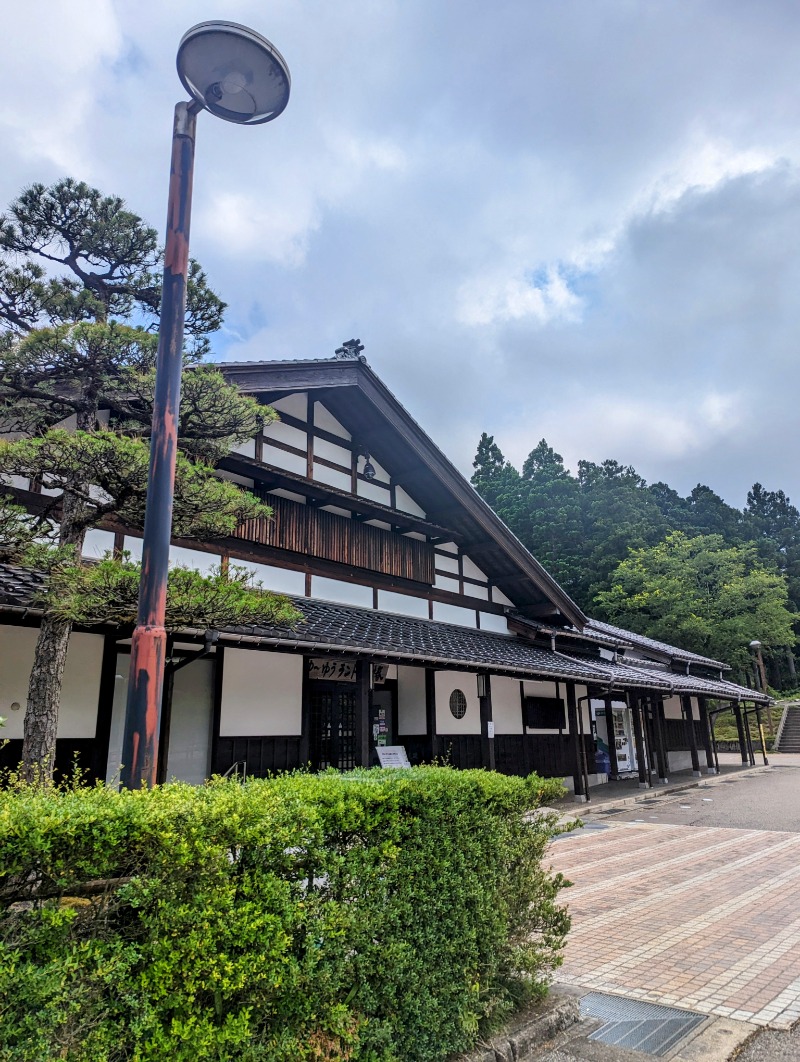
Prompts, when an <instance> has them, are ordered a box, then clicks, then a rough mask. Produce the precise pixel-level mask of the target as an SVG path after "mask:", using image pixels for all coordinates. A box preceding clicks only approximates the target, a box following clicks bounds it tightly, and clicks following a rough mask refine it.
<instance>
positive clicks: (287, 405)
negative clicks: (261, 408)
mask: <svg viewBox="0 0 800 1062" xmlns="http://www.w3.org/2000/svg"><path fill="white" fill-rule="evenodd" d="M270 405H271V406H272V408H273V409H277V411H278V412H279V413H288V414H289V416H290V417H294V418H295V420H308V397H307V395H306V393H305V391H296V392H295V393H294V394H292V395H284V396H283V398H278V399H276V400H275V401H274V402H270Z"/></svg>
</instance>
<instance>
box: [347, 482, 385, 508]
mask: <svg viewBox="0 0 800 1062" xmlns="http://www.w3.org/2000/svg"><path fill="white" fill-rule="evenodd" d="M356 489H357V491H358V494H359V497H361V498H370V499H371V500H372V501H376V502H378V503H379V504H380V505H391V504H392V496H391V494H390V493H389V491H388V490H387V489H386V487H382V486H380V484H378V483H370V482H369V480H365V479H360V480H359V481H358V486H357V488H356Z"/></svg>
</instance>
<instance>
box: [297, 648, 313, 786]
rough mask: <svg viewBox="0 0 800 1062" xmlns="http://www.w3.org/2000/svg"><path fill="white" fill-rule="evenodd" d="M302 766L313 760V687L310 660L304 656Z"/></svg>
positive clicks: (301, 734)
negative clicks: (309, 667) (309, 666)
mask: <svg viewBox="0 0 800 1062" xmlns="http://www.w3.org/2000/svg"><path fill="white" fill-rule="evenodd" d="M298 756H299V759H300V766H301V767H308V766H309V763H310V760H311V689H310V682H309V678H308V660H307V659H306V657H303V679H302V687H301V693H300V748H299V750H298Z"/></svg>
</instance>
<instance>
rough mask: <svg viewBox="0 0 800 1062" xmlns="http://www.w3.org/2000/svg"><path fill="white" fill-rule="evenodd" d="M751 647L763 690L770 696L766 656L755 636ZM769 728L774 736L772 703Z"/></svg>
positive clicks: (768, 720) (769, 708)
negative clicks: (762, 653) (768, 692)
mask: <svg viewBox="0 0 800 1062" xmlns="http://www.w3.org/2000/svg"><path fill="white" fill-rule="evenodd" d="M750 648H751V649H752V650H753V651H754V653H755V655H756V663H757V664H758V675H759V682H760V684H761V692H762V693H763V694H764V696H765V697H766V696H768V694H767V671H766V668H765V667H764V657H763V656H762V655H761V642H759V641H758V639H757V638H754V639H753V641H752V642H750ZM767 729H768V730H769V735H770V737H772V736H773V734H774V733H775V731H774V729H773V726H772V705H771V704H768V705H767Z"/></svg>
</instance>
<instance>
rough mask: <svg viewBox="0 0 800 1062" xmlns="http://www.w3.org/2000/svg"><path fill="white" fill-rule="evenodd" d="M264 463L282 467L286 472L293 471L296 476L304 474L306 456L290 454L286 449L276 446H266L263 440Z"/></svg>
mask: <svg viewBox="0 0 800 1062" xmlns="http://www.w3.org/2000/svg"><path fill="white" fill-rule="evenodd" d="M262 455H263V458H264V464H266V465H273V466H274V467H275V468H284V469H286V471H287V472H294V473H295V474H296V475H298V476H304V475H305V474H306V458H305V457H301V456H300V455H299V454H290V453H289V452H288V451H287V450H279V449H278V447H277V446H268V445H267V441H266V439H265V440H264V449H263V451H262Z"/></svg>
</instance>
